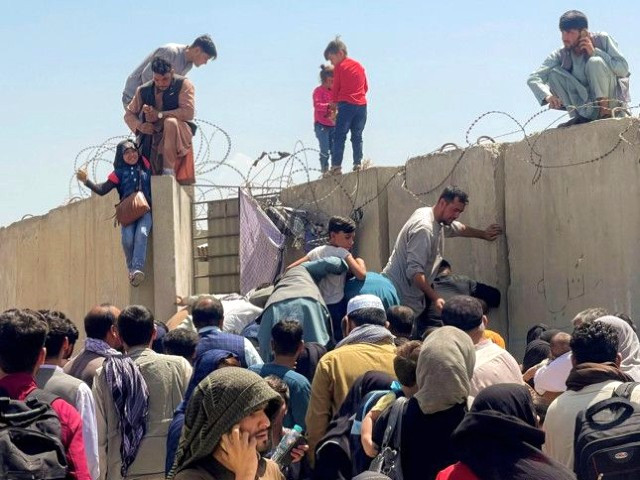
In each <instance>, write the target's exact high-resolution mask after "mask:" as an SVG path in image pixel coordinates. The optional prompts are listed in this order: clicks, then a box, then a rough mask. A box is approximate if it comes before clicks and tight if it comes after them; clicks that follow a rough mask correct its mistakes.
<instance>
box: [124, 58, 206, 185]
mask: <svg viewBox="0 0 640 480" xmlns="http://www.w3.org/2000/svg"><path fill="white" fill-rule="evenodd" d="M151 71H152V72H153V79H152V80H151V81H149V82H147V83H145V84H143V85H142V86H140V87H138V89H137V90H136V94H135V95H134V96H133V100H131V103H129V105H128V106H127V108H126V111H125V115H124V121H125V123H126V124H127V125H128V127H129V128H130V129H131V131H132V132H134V133H135V134H136V135H137V136H138V144H139V145H140V149H141V154H142V155H143V156H144V157H146V158H148V159H149V161H150V162H151V167H152V170H153V173H154V174H164V175H175V170H176V167H177V165H178V164H179V162H182V161H185V158H186V156H187V154H188V153H189V151H190V150H191V146H192V142H191V141H192V137H193V135H194V133H195V130H196V125H195V123H193V116H194V111H195V89H194V87H193V84H192V83H191V81H190V80H189V79H188V78H186V77H182V76H180V75H176V73H175V72H174V69H173V67H172V65H171V64H170V63H169V62H167V61H166V60H165V59H163V58H161V57H155V58H154V59H153V61H152V62H151ZM187 183H188V182H187ZM190 183H193V182H190Z"/></svg>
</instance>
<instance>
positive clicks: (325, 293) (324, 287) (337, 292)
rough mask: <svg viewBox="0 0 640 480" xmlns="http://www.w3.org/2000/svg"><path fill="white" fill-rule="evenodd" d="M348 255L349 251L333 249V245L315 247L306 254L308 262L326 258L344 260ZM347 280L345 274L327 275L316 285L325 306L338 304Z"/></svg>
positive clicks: (340, 248) (338, 248) (339, 248)
mask: <svg viewBox="0 0 640 480" xmlns="http://www.w3.org/2000/svg"><path fill="white" fill-rule="evenodd" d="M349 255H351V254H350V253H349V250H347V249H346V248H342V247H334V246H333V245H323V246H322V247H316V248H314V249H313V250H311V251H310V252H309V253H307V258H308V259H309V260H319V259H321V258H327V257H338V258H340V259H341V260H344V259H345V258H347V257H348V256H349ZM346 280H347V274H346V273H341V274H340V275H334V274H329V275H327V276H325V277H324V278H323V279H322V280H320V282H319V283H318V289H319V290H320V293H322V298H324V302H325V303H326V304H327V305H333V304H335V303H338V302H339V301H340V300H342V299H343V297H344V284H345V282H346Z"/></svg>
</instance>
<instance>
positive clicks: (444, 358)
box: [415, 326, 476, 414]
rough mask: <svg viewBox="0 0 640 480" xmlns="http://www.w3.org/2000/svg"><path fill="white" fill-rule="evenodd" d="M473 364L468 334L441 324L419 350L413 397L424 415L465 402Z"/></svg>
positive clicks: (472, 353)
mask: <svg viewBox="0 0 640 480" xmlns="http://www.w3.org/2000/svg"><path fill="white" fill-rule="evenodd" d="M475 364H476V351H475V348H474V346H473V342H472V341H471V337H469V335H467V334H466V333H465V332H463V331H462V330H460V329H459V328H456V327H449V326H445V327H440V328H438V329H436V331H435V332H433V333H432V334H430V335H429V336H428V337H427V338H426V340H425V341H424V343H423V344H422V348H421V349H420V356H419V357H418V367H417V369H416V381H417V384H418V393H416V394H415V397H416V400H418V404H419V405H420V410H422V413H424V414H432V413H437V412H441V411H443V410H447V409H449V408H451V407H453V406H454V405H457V404H459V403H466V401H467V397H468V396H469V387H470V379H471V376H472V375H473V367H474V366H475Z"/></svg>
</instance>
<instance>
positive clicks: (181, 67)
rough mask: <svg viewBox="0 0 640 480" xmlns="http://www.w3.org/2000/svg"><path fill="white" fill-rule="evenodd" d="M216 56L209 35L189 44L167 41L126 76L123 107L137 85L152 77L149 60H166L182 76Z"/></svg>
mask: <svg viewBox="0 0 640 480" xmlns="http://www.w3.org/2000/svg"><path fill="white" fill-rule="evenodd" d="M217 56H218V52H217V50H216V46H215V45H214V43H213V40H211V37H210V36H209V35H200V36H199V37H198V38H196V39H195V40H194V41H193V43H192V44H191V45H180V44H178V43H168V44H166V45H163V46H162V47H160V48H157V49H155V50H154V51H153V52H151V53H150V54H149V55H147V57H146V58H145V59H144V60H143V61H142V63H141V64H140V65H138V68H136V69H135V70H134V71H133V73H132V74H131V75H129V78H127V82H126V83H125V85H124V91H123V92H122V104H123V105H124V108H125V109H126V108H127V105H129V103H130V102H131V100H132V99H133V96H134V95H135V94H136V90H137V89H138V87H139V86H140V85H143V84H145V83H147V82H149V81H151V80H152V79H153V72H152V71H151V62H152V61H153V59H154V58H155V57H160V58H162V59H164V60H166V61H167V62H169V63H170V64H171V66H172V67H173V71H174V73H176V74H178V75H182V76H184V75H186V74H187V72H188V71H189V70H191V67H193V66H194V65H195V66H196V67H200V66H201V65H206V64H207V62H208V61H209V60H215V59H216V57H217Z"/></svg>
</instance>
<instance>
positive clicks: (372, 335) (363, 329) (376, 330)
mask: <svg viewBox="0 0 640 480" xmlns="http://www.w3.org/2000/svg"><path fill="white" fill-rule="evenodd" d="M393 338H394V337H393V334H392V333H391V332H390V331H389V330H387V329H386V328H385V327H383V326H382V325H371V324H367V325H360V326H359V327H356V328H354V329H353V330H351V333H349V335H347V336H346V337H345V338H343V339H342V340H341V341H340V342H339V343H338V345H336V348H338V347H342V346H343V345H352V344H354V343H380V342H382V341H387V342H388V343H393Z"/></svg>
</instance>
